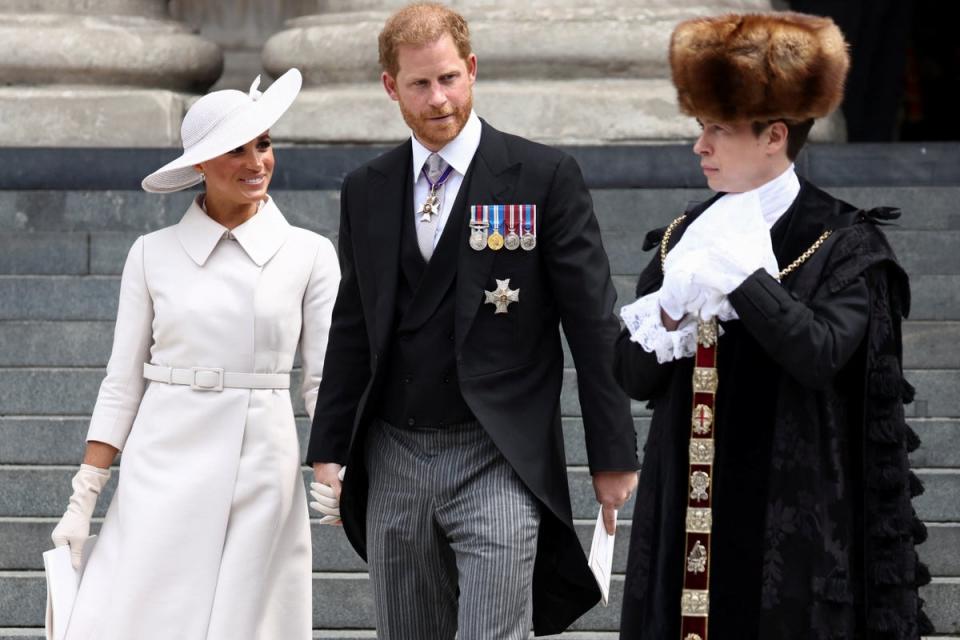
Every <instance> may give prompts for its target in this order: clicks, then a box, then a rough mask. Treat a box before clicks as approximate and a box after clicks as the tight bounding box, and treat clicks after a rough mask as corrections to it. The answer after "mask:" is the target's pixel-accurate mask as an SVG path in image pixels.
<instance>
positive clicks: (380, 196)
mask: <svg viewBox="0 0 960 640" xmlns="http://www.w3.org/2000/svg"><path fill="white" fill-rule="evenodd" d="M380 60H381V65H382V67H383V76H382V79H383V85H384V88H385V89H386V91H387V93H388V94H389V96H390V97H391V98H392V99H393V100H395V101H397V102H398V104H399V106H400V110H401V112H402V114H403V117H404V120H405V121H406V123H407V124H408V125H409V126H410V128H411V130H412V133H413V135H412V137H411V139H410V140H408V141H406V142H404V143H403V144H401V145H400V146H398V147H397V148H395V149H393V150H392V151H389V152H387V153H385V154H384V155H382V156H380V157H378V158H376V159H374V160H372V161H371V162H369V163H368V164H366V165H364V166H362V167H360V168H359V169H357V170H356V171H354V172H352V173H351V174H350V175H348V176H347V178H346V180H345V182H344V185H343V190H342V201H341V222H340V238H339V247H340V248H339V252H340V262H341V270H342V272H343V278H342V281H341V285H340V291H339V295H338V297H337V302H336V306H335V308H334V311H333V322H332V327H331V330H330V342H329V346H328V348H327V356H326V364H325V367H324V371H323V382H322V383H321V385H320V391H319V397H318V399H317V406H316V412H315V414H314V417H313V428H312V434H311V438H310V444H309V450H308V454H307V461H308V463H309V464H312V465H313V466H314V471H315V476H316V480H317V482H316V483H315V485H314V493H315V497H316V498H317V506H318V507H320V508H321V509H323V510H325V511H324V512H325V513H326V514H327V515H328V516H330V517H331V518H335V517H337V516H338V515H339V516H341V517H342V520H343V526H344V529H345V531H346V534H347V536H348V537H349V539H350V541H351V543H352V544H353V546H354V548H355V549H356V550H357V552H358V553H360V554H361V555H362V556H363V557H365V558H366V559H367V560H368V562H369V565H370V577H371V583H372V586H373V591H374V596H375V605H376V619H377V633H378V637H379V638H381V639H383V638H411V639H413V638H416V639H417V640H421V639H424V638H443V639H447V638H449V639H452V638H453V637H454V634H455V633H458V637H459V638H461V639H477V640H492V639H500V638H503V639H506V638H517V639H520V638H526V635H527V633H528V629H529V617H528V606H527V603H528V601H529V600H530V597H531V590H532V606H533V613H532V616H533V624H534V628H535V630H536V632H537V633H538V634H547V633H557V632H560V631H561V630H563V629H564V628H566V626H567V625H569V624H570V623H571V622H572V621H573V620H575V619H576V618H578V617H579V616H580V615H582V614H583V613H584V612H585V611H586V610H588V609H589V608H590V607H592V606H593V605H594V604H595V603H596V602H597V601H598V600H599V594H600V592H599V590H598V587H597V584H596V582H595V580H594V578H593V575H592V574H591V572H590V570H589V568H588V566H587V562H586V559H585V556H584V553H583V550H582V548H581V546H580V543H579V541H578V539H577V536H576V534H575V532H574V528H573V521H572V513H571V503H570V494H569V490H568V485H567V473H566V467H565V464H566V463H565V457H564V447H563V434H562V431H561V422H560V394H561V389H562V388H563V387H564V385H565V382H564V355H563V349H562V346H561V340H560V325H561V323H562V325H563V330H564V334H565V336H566V338H567V342H568V344H569V346H570V353H571V354H572V356H573V365H574V366H575V367H576V371H577V383H578V387H579V397H580V407H581V411H582V415H583V422H584V429H585V436H586V446H587V454H588V458H589V462H590V471H591V474H592V480H593V486H594V490H595V493H596V497H597V499H598V501H599V502H600V503H601V505H602V508H603V511H604V516H605V518H606V519H607V520H608V522H609V526H610V527H611V528H612V526H613V525H612V520H613V517H614V509H616V508H618V507H619V506H621V505H622V504H623V502H624V501H625V500H626V499H627V497H628V496H629V494H630V493H631V492H632V490H633V488H634V487H635V485H636V469H637V468H638V462H637V458H636V439H635V435H634V430H633V423H632V419H631V416H630V410H629V402H628V400H627V398H626V396H625V395H624V394H623V392H622V391H621V390H620V389H619V387H618V386H617V384H616V382H615V381H614V379H613V372H612V369H611V366H610V363H611V362H612V360H613V345H614V342H615V340H616V337H617V334H618V332H619V325H618V323H617V320H616V317H615V316H614V315H613V311H612V309H613V304H614V299H615V293H614V288H613V284H612V282H611V277H610V268H609V264H608V260H607V256H606V254H605V252H604V249H603V246H602V244H601V241H600V233H599V229H598V226H597V221H596V218H595V216H594V213H593V209H592V205H591V200H590V196H589V193H588V191H587V189H586V187H585V185H584V182H583V178H582V176H581V174H580V170H579V168H578V166H577V164H576V162H574V160H573V159H572V158H570V157H569V156H568V155H566V154H564V153H562V152H560V151H558V150H556V149H551V148H549V147H545V146H542V145H538V144H535V143H533V142H530V141H527V140H524V139H522V138H518V137H516V136H512V135H508V134H505V133H501V132H500V131H497V130H496V129H494V128H493V127H492V126H490V125H489V124H487V123H485V122H483V121H481V120H480V119H479V118H478V117H477V116H476V115H475V114H474V112H473V110H472V86H473V83H474V79H475V77H476V72H477V59H476V56H475V55H474V54H473V53H472V51H471V50H470V42H469V32H468V29H467V25H466V22H465V21H464V20H463V18H462V17H461V16H459V15H458V14H456V13H455V12H453V11H451V10H450V9H448V8H446V7H443V6H442V5H436V4H421V5H412V6H409V7H407V8H405V9H402V10H401V11H399V12H397V13H396V14H394V16H392V17H391V18H390V19H389V20H388V21H387V23H386V25H385V27H384V30H383V32H382V33H381V35H380ZM568 382H569V381H568ZM342 465H345V466H346V473H345V476H344V479H343V483H342V493H341V483H340V481H339V480H338V477H337V476H338V473H339V472H340V471H341V466H342ZM338 500H339V504H338V502H337V501H338Z"/></svg>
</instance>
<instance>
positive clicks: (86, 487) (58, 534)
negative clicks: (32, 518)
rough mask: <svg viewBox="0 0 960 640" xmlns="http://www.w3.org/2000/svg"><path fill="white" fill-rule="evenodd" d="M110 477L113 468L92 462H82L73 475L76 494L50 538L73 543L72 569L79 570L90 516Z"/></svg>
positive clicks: (54, 540) (60, 545)
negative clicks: (92, 463)
mask: <svg viewBox="0 0 960 640" xmlns="http://www.w3.org/2000/svg"><path fill="white" fill-rule="evenodd" d="M109 479H110V469H100V468H99V467H94V466H91V465H89V464H82V465H80V470H79V471H77V474H76V475H75V476H73V482H72V483H71V484H72V485H73V495H71V496H70V504H69V505H67V511H66V513H64V514H63V517H62V518H60V522H58V523H57V526H56V528H54V530H53V533H52V534H51V536H50V537H51V538H53V544H54V545H56V546H58V547H62V546H64V545H70V557H71V560H72V562H73V568H74V569H77V570H79V569H80V560H81V558H82V557H83V545H84V544H86V542H87V539H88V538H89V537H90V518H92V517H93V509H94V507H96V506H97V496H99V495H100V492H101V491H103V487H104V486H105V485H106V484H107V481H108V480H109Z"/></svg>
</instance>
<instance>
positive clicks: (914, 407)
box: [0, 367, 960, 418]
mask: <svg viewBox="0 0 960 640" xmlns="http://www.w3.org/2000/svg"><path fill="white" fill-rule="evenodd" d="M905 374H906V377H907V379H908V380H909V381H910V382H911V384H913V385H914V386H915V387H916V389H917V395H916V401H915V402H914V403H913V404H911V405H908V407H907V415H908V417H916V418H954V417H960V395H958V394H957V393H956V389H958V388H960V370H957V369H908V370H906V371H905ZM103 375H104V370H103V369H100V368H86V367H84V368H71V369H62V368H0V415H72V416H79V415H88V414H89V413H90V412H91V411H92V409H93V404H94V402H95V400H96V397H97V392H98V390H99V388H100V382H101V381H102V380H103ZM576 377H577V376H576V371H575V370H574V369H564V372H563V388H562V392H561V398H560V409H561V414H562V415H564V416H579V415H581V412H580V400H579V398H578V397H577V390H576ZM290 384H291V386H290V388H291V389H292V390H294V393H293V398H294V403H293V406H294V409H295V410H296V411H297V414H298V415H304V413H303V412H304V410H303V401H302V400H301V399H300V398H299V388H300V386H299V385H300V375H299V372H298V371H294V372H293V375H292V376H291V383H290ZM632 410H633V415H635V416H648V415H650V411H649V410H648V409H646V408H645V403H641V402H633V403H632Z"/></svg>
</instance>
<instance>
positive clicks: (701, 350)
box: [680, 318, 719, 640]
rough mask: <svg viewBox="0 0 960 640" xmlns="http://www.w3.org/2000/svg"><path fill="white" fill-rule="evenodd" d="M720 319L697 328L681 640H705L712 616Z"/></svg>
mask: <svg viewBox="0 0 960 640" xmlns="http://www.w3.org/2000/svg"><path fill="white" fill-rule="evenodd" d="M718 336H719V329H718V326H717V320H716V318H713V319H710V320H708V321H700V323H699V324H698V325H697V353H696V356H695V357H694V369H693V414H692V416H691V422H690V446H689V469H688V471H689V477H688V482H687V513H686V543H685V545H684V557H683V594H682V597H681V601H680V611H681V619H680V620H681V621H680V639H681V640H707V628H708V626H709V614H710V553H711V550H710V532H711V529H712V527H713V511H712V505H713V491H714V484H713V455H714V443H715V439H714V428H715V425H716V421H715V413H714V412H715V410H716V399H717V383H718V379H717V339H718Z"/></svg>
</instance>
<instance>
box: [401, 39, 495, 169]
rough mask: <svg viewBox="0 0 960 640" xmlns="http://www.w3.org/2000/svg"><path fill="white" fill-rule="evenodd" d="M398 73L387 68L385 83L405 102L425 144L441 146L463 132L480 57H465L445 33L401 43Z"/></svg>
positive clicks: (433, 147)
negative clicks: (429, 40)
mask: <svg viewBox="0 0 960 640" xmlns="http://www.w3.org/2000/svg"><path fill="white" fill-rule="evenodd" d="M397 62H398V66H399V70H398V71H397V76H396V78H394V77H392V76H391V75H390V74H388V73H386V72H384V73H383V75H382V80H383V87H384V89H386V91H387V94H388V95H389V96H390V97H391V98H392V99H393V100H396V101H397V103H398V104H399V105H400V113H402V114H403V120H404V121H405V122H406V123H407V126H408V127H410V129H411V130H412V131H413V134H414V135H415V136H416V137H417V140H419V141H420V143H421V144H423V146H425V147H427V148H428V149H430V150H431V151H439V150H440V149H442V148H443V147H444V146H445V145H446V144H447V143H448V142H450V141H451V140H453V139H454V138H456V137H457V135H458V134H459V133H460V131H461V130H462V129H463V126H464V125H465V124H466V123H467V120H468V119H469V117H470V112H471V110H472V109H473V83H474V81H475V80H476V79H477V57H476V56H475V55H473V54H472V53H471V54H470V57H469V58H468V59H466V60H464V59H463V58H461V57H460V53H459V52H458V51H457V47H456V45H455V44H454V42H453V38H452V37H451V36H450V35H449V34H444V35H443V36H441V37H440V38H439V39H438V40H436V41H435V42H432V43H430V44H426V45H420V46H412V45H401V46H400V48H399V49H398V51H397Z"/></svg>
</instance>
